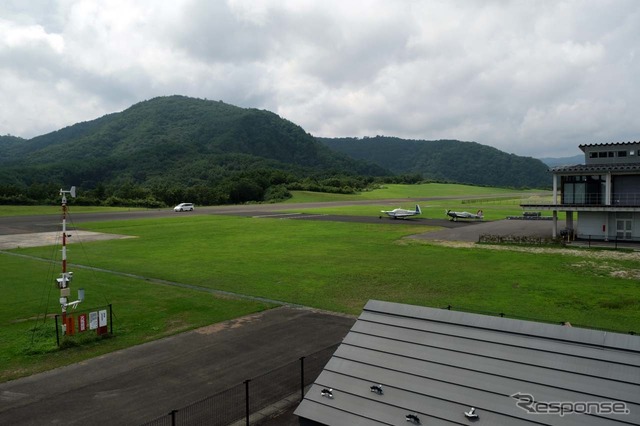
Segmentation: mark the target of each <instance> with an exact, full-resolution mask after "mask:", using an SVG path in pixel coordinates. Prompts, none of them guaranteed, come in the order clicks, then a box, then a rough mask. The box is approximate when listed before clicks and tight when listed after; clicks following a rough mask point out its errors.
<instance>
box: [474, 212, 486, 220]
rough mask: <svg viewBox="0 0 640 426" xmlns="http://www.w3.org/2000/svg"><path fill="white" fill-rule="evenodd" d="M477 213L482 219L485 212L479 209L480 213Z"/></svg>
mask: <svg viewBox="0 0 640 426" xmlns="http://www.w3.org/2000/svg"><path fill="white" fill-rule="evenodd" d="M476 215H477V216H478V217H479V218H480V219H482V218H483V217H484V213H482V210H478V213H476Z"/></svg>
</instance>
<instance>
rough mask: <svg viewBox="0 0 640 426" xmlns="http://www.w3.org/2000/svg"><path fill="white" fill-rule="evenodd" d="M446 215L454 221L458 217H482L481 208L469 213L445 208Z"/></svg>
mask: <svg viewBox="0 0 640 426" xmlns="http://www.w3.org/2000/svg"><path fill="white" fill-rule="evenodd" d="M447 216H449V217H450V218H451V219H449V220H453V221H456V220H458V219H482V218H484V214H483V213H482V210H478V212H477V213H476V214H473V213H469V212H454V211H452V210H447Z"/></svg>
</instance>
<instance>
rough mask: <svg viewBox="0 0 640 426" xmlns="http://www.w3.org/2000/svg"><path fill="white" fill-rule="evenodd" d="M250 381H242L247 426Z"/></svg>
mask: <svg viewBox="0 0 640 426" xmlns="http://www.w3.org/2000/svg"><path fill="white" fill-rule="evenodd" d="M250 381H251V379H247V380H245V381H244V402H245V416H246V419H247V423H246V424H247V426H249V382H250Z"/></svg>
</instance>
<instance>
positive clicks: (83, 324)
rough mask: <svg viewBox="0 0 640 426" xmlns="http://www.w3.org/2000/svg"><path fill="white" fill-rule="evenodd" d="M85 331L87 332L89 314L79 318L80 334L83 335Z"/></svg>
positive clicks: (81, 315)
mask: <svg viewBox="0 0 640 426" xmlns="http://www.w3.org/2000/svg"><path fill="white" fill-rule="evenodd" d="M83 331H87V314H80V315H79V316H78V332H80V333H82V332H83Z"/></svg>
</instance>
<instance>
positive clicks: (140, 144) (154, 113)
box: [0, 96, 390, 187]
mask: <svg viewBox="0 0 640 426" xmlns="http://www.w3.org/2000/svg"><path fill="white" fill-rule="evenodd" d="M0 164H1V165H2V172H0V183H6V182H16V179H17V181H20V182H22V183H24V184H29V183H32V182H47V181H61V182H67V183H72V182H76V183H77V184H78V185H84V186H85V187H93V186H95V185H96V184H97V183H104V184H123V183H124V182H133V183H135V184H147V185H150V184H161V183H163V182H166V181H167V180H171V182H173V183H176V184H180V185H191V184H194V183H202V182H208V183H215V182H219V181H220V180H222V179H223V178H224V177H225V175H228V174H229V173H232V172H238V171H242V170H244V171H255V170H257V169H261V168H264V169H277V170H283V171H286V172H289V173H293V174H296V175H299V176H312V175H322V174H336V173H345V174H362V175H372V176H380V175H387V174H389V173H390V172H389V171H388V170H384V169H382V168H380V167H378V166H373V165H368V164H365V163H364V162H362V161H355V160H353V159H350V158H349V157H347V156H345V155H343V154H339V153H336V152H334V151H331V150H330V149H328V148H327V147H326V146H325V145H323V144H321V143H319V142H318V141H317V140H316V139H315V138H314V137H313V136H311V135H310V134H308V133H306V132H305V131H304V130H303V129H302V128H301V127H300V126H297V125H295V124H293V123H291V122H290V121H287V120H284V119H282V118H280V117H279V116H277V115H276V114H274V113H272V112H269V111H264V110H257V109H246V108H240V107H236V106H233V105H229V104H225V103H223V102H219V101H208V100H202V99H194V98H188V97H184V96H167V97H160V98H154V99H151V100H148V101H144V102H140V103H138V104H135V105H133V106H131V107H130V108H128V109H126V110H124V111H122V112H120V113H114V114H109V115H105V116H103V117H100V118H98V119H96V120H92V121H88V122H83V123H78V124H75V125H73V126H69V127H65V128H63V129H60V130H58V131H55V132H52V133H48V134H46V135H42V136H38V137H35V138H32V139H29V140H25V139H20V138H13V137H6V136H5V137H3V138H2V139H0Z"/></svg>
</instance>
